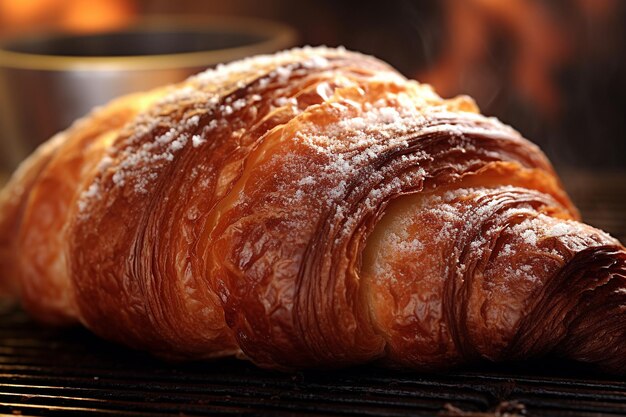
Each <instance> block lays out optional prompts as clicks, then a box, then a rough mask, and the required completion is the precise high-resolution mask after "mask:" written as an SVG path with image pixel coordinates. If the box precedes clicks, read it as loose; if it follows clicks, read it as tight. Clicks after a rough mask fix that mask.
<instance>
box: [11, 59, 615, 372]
mask: <svg viewBox="0 0 626 417" xmlns="http://www.w3.org/2000/svg"><path fill="white" fill-rule="evenodd" d="M140 102H141V104H139V103H140ZM116 108H117V110H116ZM107 109H108V110H105V111H104V112H105V113H101V117H100V118H98V117H97V116H92V118H90V119H88V121H87V122H86V125H84V128H83V130H80V132H82V133H79V132H78V130H76V129H74V131H73V132H74V133H70V134H68V140H67V141H66V143H64V144H63V145H62V149H63V152H61V151H58V155H57V156H54V157H47V158H46V159H47V162H46V163H44V162H38V163H37V164H34V165H39V164H41V165H45V166H46V167H45V168H37V169H33V170H32V171H33V172H35V171H37V173H35V174H33V175H32V176H30V177H29V178H30V179H25V180H16V181H17V182H18V183H23V184H25V185H26V188H29V189H31V191H30V193H22V194H21V196H22V197H20V198H21V199H22V200H25V199H26V197H25V196H26V195H27V194H28V195H30V197H28V199H29V201H28V202H27V203H24V202H22V203H19V204H17V205H14V206H12V207H19V208H13V209H11V210H9V211H7V213H20V214H19V215H15V214H10V215H11V216H17V217H21V218H22V219H23V220H22V225H21V227H20V228H19V231H20V233H19V235H18V236H19V239H18V240H17V242H18V243H17V245H18V246H20V247H21V248H22V249H23V251H22V252H21V254H20V256H19V257H18V259H20V262H21V263H20V264H19V267H17V268H16V269H15V271H16V272H17V273H19V274H22V277H23V278H22V281H23V282H25V283H27V284H22V285H23V288H26V287H27V286H28V285H30V286H31V287H32V288H31V287H29V288H31V289H29V291H24V292H23V294H22V296H23V298H25V304H26V306H27V308H29V309H30V310H31V311H32V312H34V313H35V314H36V315H39V316H41V315H43V314H44V313H46V312H48V313H50V312H55V314H57V316H55V317H58V318H59V320H57V321H62V320H67V319H72V318H75V319H78V320H80V321H81V322H82V323H83V324H85V325H86V326H87V327H89V328H90V329H92V330H93V331H94V332H96V333H97V334H99V335H101V336H103V337H106V338H108V339H111V340H115V341H118V342H120V343H124V344H127V345H130V346H133V347H136V348H141V349H145V350H149V351H151V352H154V353H156V354H159V355H162V356H168V357H180V358H209V357H219V356H226V355H238V356H245V357H247V358H249V359H251V360H253V361H254V362H255V363H257V364H259V365H261V366H264V367H272V368H298V367H312V366H323V367H337V366H345V365H349V364H354V363H362V362H367V361H371V360H374V359H378V358H383V359H384V360H385V361H386V362H387V363H388V364H390V365H393V366H406V367H412V368H420V369H432V368H441V367H445V366H450V365H452V364H455V363H462V362H466V361H471V360H476V359H479V358H488V359H492V360H503V359H507V358H521V357H527V356H530V355H536V354H541V353H544V352H546V351H558V352H561V353H563V354H565V355H567V356H569V357H573V358H577V359H581V360H587V361H591V362H598V363H601V364H604V365H605V366H607V365H608V364H610V365H611V366H613V367H615V368H616V369H618V370H622V371H623V370H624V368H625V366H626V364H625V363H624V359H622V358H623V357H624V356H625V355H624V354H623V353H624V352H623V348H622V347H621V346H622V345H623V342H624V337H626V336H625V335H626V330H625V329H624V324H623V323H624V311H623V310H624V305H625V304H626V299H625V295H624V294H625V291H624V288H625V287H626V284H625V283H624V265H623V263H624V262H623V257H624V253H625V252H624V248H623V247H622V246H621V245H620V244H619V242H617V241H615V240H614V239H612V238H610V237H609V236H608V235H606V234H604V233H602V232H601V231H598V230H596V229H593V228H591V227H589V226H586V225H583V224H581V223H578V222H577V221H576V220H577V219H578V213H577V211H576V209H575V208H574V206H573V205H572V203H571V202H570V200H569V198H568V197H567V195H566V194H565V192H564V191H563V189H562V187H561V185H560V182H559V180H558V178H557V177H556V175H555V174H554V171H553V169H552V167H551V166H550V163H549V162H548V161H547V159H546V158H545V156H544V155H543V153H542V152H541V151H540V150H539V149H538V148H537V147H536V146H535V145H533V144H532V143H530V142H528V141H527V140H525V139H524V138H522V137H521V136H520V135H519V134H518V133H517V132H515V131H514V130H512V129H511V128H509V127H507V126H504V125H502V124H501V123H499V122H498V121H496V120H494V119H490V118H486V117H484V116H481V115H480V114H478V110H477V109H476V107H475V105H474V104H473V102H472V101H471V100H470V99H468V98H465V97H460V98H457V99H453V100H443V99H441V98H440V97H438V96H437V95H436V94H435V93H434V92H433V91H432V90H431V89H430V87H428V86H425V85H421V84H418V83H416V82H414V81H408V80H406V79H405V78H404V77H402V76H401V75H400V74H398V73H397V72H395V71H394V70H393V69H391V68H390V67H389V66H387V65H386V64H384V63H382V62H380V61H378V60H376V59H374V58H371V57H367V56H364V55H360V54H355V53H350V52H345V51H342V50H335V49H326V48H308V49H306V48H305V49H298V50H293V51H288V52H284V53H281V54H277V55H274V56H270V57H256V58H252V59H249V60H244V61H241V62H238V63H234V64H230V65H227V66H224V67H220V68H217V69H215V70H210V71H207V72H206V73H203V74H200V75H198V76H196V77H192V78H191V79H189V80H187V81H186V82H184V83H182V84H180V85H178V86H174V87H171V88H170V89H166V90H162V91H157V92H152V93H149V94H148V95H146V96H141V95H139V96H135V97H130V98H127V99H122V101H120V102H118V104H117V107H116V105H111V106H110V107H108V108H107ZM107 111H108V113H106V112H107ZM70 132H72V131H70ZM36 159H37V161H43V159H44V158H40V157H36ZM33 178H34V179H33ZM14 183H15V181H14ZM51 189H55V190H56V191H55V194H58V196H59V197H60V198H59V199H55V198H51V197H50V193H49V191H50V190H51ZM5 192H6V191H5ZM47 206H50V207H51V208H50V209H47V208H46V207H47ZM47 210H50V211H49V212H50V213H55V214H54V215H53V216H52V221H51V222H49V221H48V223H46V220H45V216H43V215H42V214H43V213H45V212H47ZM5 223H6V222H5ZM2 225H3V223H2V222H0V226H2ZM16 230H17V229H16ZM6 236H8V234H3V237H4V239H5V241H7V242H9V241H11V239H7V238H6ZM46 244H48V245H50V246H49V247H47V248H46V247H44V246H45V245H46ZM11 245H13V246H11ZM5 247H15V243H11V244H10V245H5ZM10 258H11V256H6V257H4V258H2V259H10ZM33 259H37V260H38V262H31V261H32V260H33ZM2 262H4V260H2ZM55 262H56V263H55ZM611 262H613V263H611ZM585 268H587V269H585ZM594 268H595V269H594ZM596 270H600V271H601V273H600V274H596V273H594V272H593V271H596ZM572 274H574V275H576V276H577V278H572V279H575V280H577V281H576V282H581V284H580V288H581V291H582V292H581V291H578V292H575V293H571V294H570V293H569V292H566V293H568V294H570V295H569V297H570V298H567V299H564V298H563V297H561V296H560V295H557V294H556V293H555V291H557V290H558V289H559V288H563V287H566V286H567V285H568V284H567V282H568V281H567V280H568V279H570V277H571V276H572ZM38 276H39V277H43V278H42V279H41V280H39V281H36V278H37V277H38ZM34 282H37V284H38V286H36V285H35V286H33V283H34ZM609 283H610V284H609ZM596 293H597V294H602V297H604V299H608V300H611V301H610V302H609V306H610V307H607V309H608V310H609V311H610V313H606V312H605V313H603V314H604V315H603V317H605V321H606V320H608V321H610V322H611V323H612V324H609V325H607V326H606V327H605V329H606V330H605V331H606V332H607V335H609V336H610V338H611V340H614V341H615V342H614V343H613V345H612V347H609V348H606V347H602V348H600V347H598V346H596V345H595V344H593V343H592V342H591V341H590V340H589V339H590V338H589V336H588V335H589V334H590V333H589V332H590V331H589V327H590V326H594V325H596V326H600V325H601V323H596V324H594V323H593V322H590V319H588V318H586V316H585V314H586V313H587V312H589V311H594V312H596V310H597V309H601V307H600V304H599V301H598V300H597V299H596V298H594V297H591V296H589V295H588V294H596ZM581 294H582V295H581ZM37 296H39V297H41V299H40V300H38V299H37ZM61 296H62V297H67V298H60V297H61ZM549 297H552V298H550V300H548V298H549ZM537 300H542V302H541V303H538V301H537ZM554 300H560V301H554ZM568 300H569V301H568ZM572 300H574V301H572ZM545 306H552V307H550V308H548V309H547V310H546V307H545ZM559 309H560V310H559ZM557 310H558V311H559V314H560V315H559V314H556V313H555V312H556V311H557ZM596 314H599V313H597V312H596ZM50 316H51V317H52V315H50ZM609 316H610V317H609ZM558 317H560V318H562V319H563V320H561V321H560V322H559V323H567V324H566V325H564V326H561V327H560V328H559V331H554V332H553V333H552V335H550V336H542V335H541V334H539V333H540V329H537V328H536V326H534V323H535V321H537V320H542V321H543V322H544V323H557V321H558V320H557V318H558ZM611 317H612V318H611ZM611 320H612V321H611ZM49 321H53V320H49ZM554 325H555V326H557V324H554ZM585 338H586V339H585ZM572 340H576V341H581V340H586V342H585V343H584V346H581V347H576V346H575V344H574V343H573V342H572ZM611 349H612V350H611ZM598 352H601V353H598Z"/></svg>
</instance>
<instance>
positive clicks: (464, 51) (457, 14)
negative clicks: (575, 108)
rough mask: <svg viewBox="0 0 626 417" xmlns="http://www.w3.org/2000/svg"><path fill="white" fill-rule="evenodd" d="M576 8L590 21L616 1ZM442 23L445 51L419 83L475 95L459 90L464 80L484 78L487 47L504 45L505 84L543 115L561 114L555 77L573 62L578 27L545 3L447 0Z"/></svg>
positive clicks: (581, 1) (597, 0) (591, 0)
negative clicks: (507, 54)
mask: <svg viewBox="0 0 626 417" xmlns="http://www.w3.org/2000/svg"><path fill="white" fill-rule="evenodd" d="M575 6H576V7H578V8H579V9H580V11H581V12H582V13H584V14H586V15H588V16H590V17H591V18H593V19H602V18H605V17H606V16H608V15H609V14H610V13H612V11H613V10H615V8H616V6H617V0H577V1H576V2H575ZM444 19H445V25H446V27H447V33H446V35H445V39H444V47H443V48H442V50H443V53H442V55H441V56H440V58H439V60H438V61H437V62H436V63H435V65H434V66H433V67H432V68H430V69H428V70H427V71H426V72H424V73H419V74H417V75H416V78H417V79H418V80H420V81H422V82H426V83H429V84H432V85H433V86H434V87H435V89H436V90H437V91H438V92H439V93H440V94H442V95H444V96H451V95H455V94H459V93H470V94H476V93H477V92H472V91H463V89H464V87H467V86H464V85H463V83H464V82H467V80H466V78H467V77H473V78H475V79H480V78H481V76H482V78H484V77H485V74H484V71H485V68H486V67H488V64H487V63H488V61H489V60H490V59H491V57H490V49H489V48H490V46H491V45H492V44H493V43H494V42H495V41H504V42H505V45H506V49H507V52H509V51H510V53H511V57H510V60H511V61H510V63H509V64H510V67H508V68H507V70H508V71H510V73H509V74H507V75H508V79H509V82H512V83H513V85H514V88H515V89H516V90H517V92H518V93H519V94H521V95H522V96H523V97H525V98H526V99H527V100H528V101H529V102H530V103H532V104H534V105H536V106H538V107H539V110H540V111H541V112H542V113H543V114H544V115H546V116H548V117H553V116H555V115H557V114H558V113H559V110H560V106H561V103H560V95H559V91H558V88H557V86H556V85H555V81H554V78H553V76H554V73H555V71H556V70H557V69H559V68H561V67H562V66H563V65H564V64H566V63H567V61H568V60H569V59H570V58H571V55H572V52H573V51H572V49H573V48H574V47H575V46H574V45H573V42H572V36H571V33H572V31H575V30H576V28H571V27H569V28H567V27H564V26H563V24H562V22H560V21H559V19H558V16H556V15H554V14H551V13H550V10H549V9H548V8H547V5H546V2H540V1H536V0H445V1H444ZM568 35H569V36H568ZM476 88H477V89H478V90H479V89H480V88H481V86H476ZM477 95H480V91H479V92H478V94H477Z"/></svg>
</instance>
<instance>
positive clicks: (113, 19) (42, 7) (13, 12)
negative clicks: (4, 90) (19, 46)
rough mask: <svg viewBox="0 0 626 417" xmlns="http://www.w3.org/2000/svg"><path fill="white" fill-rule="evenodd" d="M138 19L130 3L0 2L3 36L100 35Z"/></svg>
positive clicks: (70, 0) (90, 0) (67, 0)
mask: <svg viewBox="0 0 626 417" xmlns="http://www.w3.org/2000/svg"><path fill="white" fill-rule="evenodd" d="M134 15H135V5H134V3H133V1H129V0H0V28H1V29H0V32H1V33H2V34H3V35H13V34H19V33H24V32H32V31H43V30H64V31H69V32H98V31H103V30H108V29H114V28H118V27H120V26H124V25H126V24H128V23H129V22H130V21H131V20H132V19H133V17H134Z"/></svg>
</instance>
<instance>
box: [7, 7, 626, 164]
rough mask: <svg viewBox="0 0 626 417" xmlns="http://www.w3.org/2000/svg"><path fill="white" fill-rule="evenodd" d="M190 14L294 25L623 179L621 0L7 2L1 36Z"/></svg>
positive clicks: (312, 39)
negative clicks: (466, 99) (470, 102)
mask: <svg viewBox="0 0 626 417" xmlns="http://www.w3.org/2000/svg"><path fill="white" fill-rule="evenodd" d="M18 4H22V6H20V7H22V8H24V7H25V6H23V4H29V5H30V6H28V7H30V9H32V10H30V9H29V10H30V13H31V15H29V14H28V10H26V11H24V10H21V11H20V10H18V12H17V13H16V10H17V7H18V6H17V5H18ZM37 7H39V11H37V10H38V9H37ZM78 9H80V10H78ZM105 9H106V10H107V11H108V14H106V13H103V10H105ZM11 13H12V14H11ZM189 13H191V14H195V15H203V14H206V15H239V16H254V17H262V18H268V19H272V20H276V21H281V22H284V23H287V24H289V25H291V26H293V27H294V28H295V29H296V30H297V31H298V33H299V36H300V43H301V44H311V45H320V44H325V45H329V46H335V45H344V46H346V47H347V48H349V49H354V50H358V51H362V52H365V53H368V54H373V55H376V56H378V57H380V58H382V59H384V60H386V61H388V62H389V63H391V64H392V65H393V66H395V67H396V68H398V69H399V70H400V71H402V72H403V73H404V74H405V75H406V76H408V77H412V78H416V79H418V80H420V81H424V82H429V83H432V84H433V85H434V86H435V88H436V90H437V91H438V92H439V93H440V94H441V95H442V96H444V97H450V96H454V95H457V94H469V95H471V96H472V97H474V98H475V99H476V101H477V102H478V104H479V106H480V108H481V109H482V111H483V113H485V114H487V115H492V116H496V117H498V118H500V119H501V120H503V121H504V122H506V123H508V124H510V125H512V126H514V127H515V128H517V129H518V130H519V131H521V132H522V133H523V134H524V135H525V136H526V137H528V138H529V139H531V140H533V141H535V142H536V143H537V144H539V145H540V146H541V147H542V148H543V149H544V150H545V151H546V153H547V154H548V156H549V157H550V158H551V160H552V161H553V162H554V164H555V165H556V166H557V168H560V169H575V170H577V169H593V170H594V171H597V170H626V161H625V159H626V158H625V156H626V115H625V114H624V112H625V110H626V81H624V76H625V74H626V44H625V42H624V41H625V40H626V33H625V32H626V2H624V1H620V0H549V1H548V0H462V1H460V0H441V1H436V0H384V1H356V0H350V1H332V0H304V1H291V0H265V1H258V0H256V1H253V0H230V1H221V0H209V1H192V0H178V1H176V2H173V1H163V0H161V1H146V0H92V1H89V2H85V1H80V0H30V1H27V2H15V1H14V0H0V35H3V34H8V35H14V34H15V33H20V32H27V31H28V30H29V28H32V27H36V28H37V29H38V30H41V29H42V28H50V29H52V30H57V29H59V28H62V29H65V30H73V29H80V30H85V25H86V24H87V22H89V17H90V16H92V20H93V27H94V29H102V28H105V27H104V26H105V25H111V26H114V25H116V24H120V23H124V22H129V21H132V20H133V19H135V18H137V17H140V16H144V15H152V14H172V15H173V14H189ZM98 25H100V26H102V27H97V26H98Z"/></svg>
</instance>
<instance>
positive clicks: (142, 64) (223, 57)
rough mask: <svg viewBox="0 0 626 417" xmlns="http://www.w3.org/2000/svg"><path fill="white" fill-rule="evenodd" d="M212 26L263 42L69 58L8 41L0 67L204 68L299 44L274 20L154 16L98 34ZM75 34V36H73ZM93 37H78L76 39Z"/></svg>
mask: <svg viewBox="0 0 626 417" xmlns="http://www.w3.org/2000/svg"><path fill="white" fill-rule="evenodd" d="M207 27H210V28H211V29H218V30H224V31H228V32H238V33H245V34H250V35H255V36H259V37H261V38H262V39H263V40H262V41H260V42H257V43H251V44H250V45H243V46H237V47H230V48H223V49H215V50H207V51H200V52H181V53H169V54H154V55H132V56H95V57H94V56H88V57H80V56H66V55H50V54H33V53H25V52H17V51H11V50H8V49H6V47H5V46H4V45H5V44H7V43H10V41H11V39H6V40H5V42H4V44H3V45H0V67H5V68H14V69H27V70H43V71H68V70H90V71H98V70H105V71H110V70H151V69H170V68H190V67H204V66H210V65H213V64H217V63H220V62H228V61H232V60H234V59H237V58H241V57H242V56H249V55H256V54H260V53H267V52H273V51H276V50H280V49H284V48H287V47H289V46H293V45H294V44H295V42H296V39H297V36H296V32H295V31H294V30H293V29H292V28H290V27H289V26H287V25H284V24H282V23H277V22H273V21H268V20H263V19H257V18H248V17H216V16H214V17H199V16H188V15H177V16H175V17H172V16H151V17H146V18H142V19H139V20H137V21H136V22H134V23H133V24H131V25H128V26H125V27H120V28H118V29H116V30H110V31H103V32H98V33H97V34H106V33H111V32H116V31H123V30H125V31H129V30H132V31H137V32H142V31H145V32H150V31H158V30H194V29H196V30H199V29H204V31H206V28H207ZM63 35H68V34H67V33H62V32H47V33H40V34H37V35H32V37H43V36H63ZM70 35H74V34H70ZM81 35H89V34H76V36H81Z"/></svg>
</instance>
